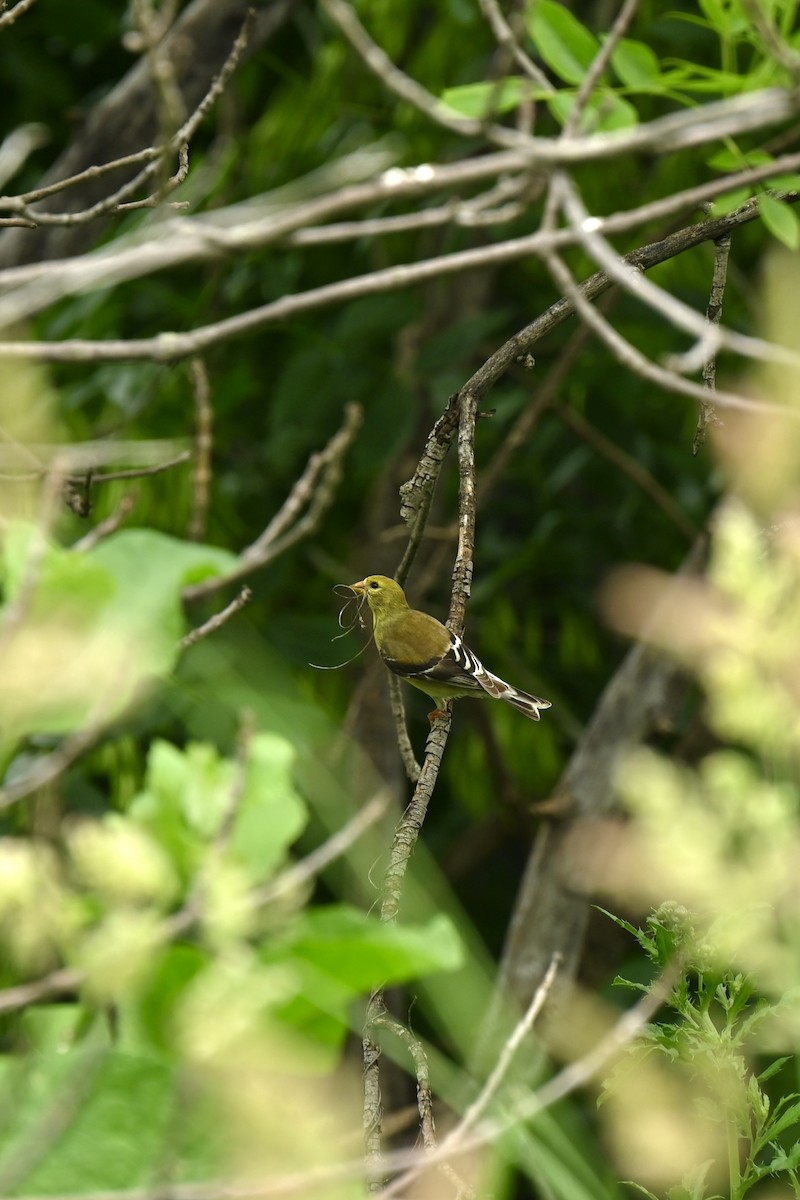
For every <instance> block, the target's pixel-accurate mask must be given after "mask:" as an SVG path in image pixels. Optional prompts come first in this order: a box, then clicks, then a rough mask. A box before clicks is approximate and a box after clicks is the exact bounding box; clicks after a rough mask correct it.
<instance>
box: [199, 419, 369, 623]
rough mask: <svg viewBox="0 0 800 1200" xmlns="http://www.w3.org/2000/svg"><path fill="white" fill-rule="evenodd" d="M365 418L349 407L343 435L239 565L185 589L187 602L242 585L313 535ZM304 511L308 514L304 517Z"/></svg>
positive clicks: (310, 468) (314, 461) (319, 456)
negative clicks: (246, 577) (248, 578)
mask: <svg viewBox="0 0 800 1200" xmlns="http://www.w3.org/2000/svg"><path fill="white" fill-rule="evenodd" d="M361 418H362V410H361V407H360V405H358V404H348V405H346V407H345V415H344V421H343V423H342V426H341V428H340V429H339V431H338V432H337V433H335V434H334V435H333V437H332V438H331V440H330V441H329V442H328V444H327V446H326V447H325V448H324V450H320V451H318V452H316V453H314V454H312V455H311V457H310V458H309V460H308V463H307V464H306V468H305V470H304V471H303V474H302V475H301V476H300V478H299V479H298V480H297V482H296V483H295V485H294V487H293V488H292V490H291V492H290V493H289V495H288V496H287V498H286V500H285V501H284V503H283V505H282V506H281V508H280V510H279V511H278V513H276V515H275V516H274V517H273V518H272V520H271V521H270V523H269V524H268V525H267V527H266V529H264V530H263V532H262V533H260V534H259V536H258V537H257V538H256V540H255V541H254V542H252V543H251V544H250V545H249V546H247V547H246V548H245V549H244V550H243V551H242V553H241V554H240V556H239V563H238V565H237V566H236V567H234V568H233V569H232V570H230V571H228V572H227V573H226V574H224V575H219V576H215V577H214V578H212V579H208V580H205V581H204V582H203V583H197V584H193V585H192V586H191V587H188V588H185V589H184V591H183V599H184V600H185V601H192V600H198V599H200V598H201V597H203V596H209V595H212V594H213V593H214V592H218V591H220V589H221V588H224V587H226V586H227V585H228V584H229V583H236V582H238V580H240V579H242V578H243V577H244V576H246V575H250V574H252V573H253V571H256V570H259V569H261V568H262V567H264V566H266V564H267V563H269V562H272V561H273V559H275V558H277V557H278V556H279V555H280V554H283V553H284V552H285V551H286V550H288V549H289V547H290V546H293V545H295V544H296V543H297V542H299V541H301V540H302V539H303V538H304V537H308V536H309V534H311V533H313V531H314V530H315V529H316V527H317V525H318V524H319V522H320V521H321V519H322V517H323V515H324V513H325V512H326V510H327V509H328V508H329V507H330V505H331V504H332V503H333V498H334V496H335V494H336V489H337V487H338V486H339V483H340V481H341V478H342V470H343V467H342V463H343V460H344V456H345V454H346V453H347V450H348V449H349V447H350V445H351V444H352V442H353V439H354V438H355V436H356V433H357V431H358V429H359V427H360V425H361ZM304 508H305V513H303V515H302V516H301V515H300V514H301V513H302V511H303V509H304Z"/></svg>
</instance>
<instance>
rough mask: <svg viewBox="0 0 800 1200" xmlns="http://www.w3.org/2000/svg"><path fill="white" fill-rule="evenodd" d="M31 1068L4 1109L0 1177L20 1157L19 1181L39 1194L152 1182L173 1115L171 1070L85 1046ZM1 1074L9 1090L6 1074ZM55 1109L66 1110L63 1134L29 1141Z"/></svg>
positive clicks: (46, 1056)
mask: <svg viewBox="0 0 800 1200" xmlns="http://www.w3.org/2000/svg"><path fill="white" fill-rule="evenodd" d="M7 1061H8V1060H6V1063H7ZM5 1065H6V1064H5V1063H4V1066H5ZM28 1066H29V1074H28V1077H27V1080H26V1081H25V1083H22V1081H21V1080H20V1079H19V1078H18V1079H17V1084H16V1086H15V1088H14V1103H13V1106H12V1107H11V1108H8V1107H7V1106H6V1105H4V1112H5V1114H6V1116H9V1115H10V1114H12V1113H13V1118H12V1119H11V1120H6V1121H4V1129H3V1135H2V1141H0V1174H5V1171H6V1170H7V1169H11V1170H13V1169H14V1163H15V1159H16V1158H17V1156H18V1155H19V1156H20V1157H19V1159H17V1161H20V1160H21V1161H23V1162H25V1163H26V1165H27V1170H26V1171H25V1172H24V1174H23V1176H22V1178H19V1179H18V1184H19V1185H22V1187H23V1190H25V1191H32V1192H34V1193H36V1194H42V1195H46V1194H47V1193H54V1194H58V1193H62V1192H68V1193H69V1192H74V1193H80V1192H87V1191H88V1192H90V1191H95V1190H99V1189H110V1188H130V1187H136V1186H137V1185H145V1184H147V1183H149V1182H150V1181H151V1180H152V1178H153V1172H154V1171H155V1170H156V1169H157V1166H158V1163H159V1162H160V1161H162V1155H163V1148H164V1144H165V1141H164V1140H165V1138H166V1137H167V1136H168V1134H169V1127H170V1121H171V1118H172V1115H173V1104H174V1100H173V1087H174V1083H173V1077H172V1069H171V1068H170V1067H168V1066H167V1065H166V1064H165V1063H163V1062H160V1061H158V1060H156V1059H154V1058H150V1057H147V1058H144V1057H138V1056H134V1055H129V1054H126V1053H122V1052H121V1051H117V1050H113V1049H108V1050H106V1051H103V1050H102V1049H98V1048H97V1047H95V1048H93V1049H92V1050H89V1051H87V1049H86V1048H84V1047H82V1046H81V1047H78V1048H77V1049H75V1048H73V1049H71V1050H70V1051H68V1052H66V1053H65V1052H64V1049H63V1047H61V1048H60V1050H59V1051H58V1052H57V1053H53V1054H50V1053H43V1054H37V1055H35V1056H34V1057H33V1058H32V1060H31V1061H30V1062H29V1064H28ZM2 1076H5V1079H4V1080H3V1081H4V1083H5V1085H6V1086H8V1084H9V1082H10V1077H9V1076H8V1074H7V1072H6V1071H5V1070H3V1072H2ZM2 1076H0V1077H2ZM55 1105H59V1108H63V1110H64V1129H63V1131H62V1129H61V1128H60V1127H59V1130H58V1136H57V1137H55V1138H53V1137H50V1138H44V1139H42V1138H41V1135H40V1136H39V1137H38V1139H36V1140H34V1141H32V1140H31V1135H32V1134H33V1135H34V1137H35V1130H36V1126H37V1123H40V1122H41V1116H42V1113H46V1112H48V1111H55V1109H54V1106H55ZM39 1144H41V1150H38V1146H39ZM37 1150H38V1152H37ZM9 1190H13V1191H17V1190H19V1189H18V1187H13V1188H12V1189H9ZM7 1194H8V1193H7Z"/></svg>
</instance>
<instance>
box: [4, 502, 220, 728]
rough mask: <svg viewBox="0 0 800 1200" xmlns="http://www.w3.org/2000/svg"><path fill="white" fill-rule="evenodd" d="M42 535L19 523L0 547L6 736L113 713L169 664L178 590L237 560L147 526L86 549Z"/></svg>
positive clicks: (176, 641)
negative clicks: (8, 617) (7, 628)
mask: <svg viewBox="0 0 800 1200" xmlns="http://www.w3.org/2000/svg"><path fill="white" fill-rule="evenodd" d="M39 537H40V534H39V533H38V531H37V530H36V528H35V527H34V526H32V525H29V524H24V523H17V524H13V525H11V526H10V527H9V528H8V529H7V530H6V531H5V536H4V538H3V543H2V558H1V559H0V564H1V565H0V575H1V576H2V579H3V583H4V587H5V600H6V605H5V612H6V614H8V613H9V609H10V606H13V605H16V606H17V611H16V614H15V616H14V625H13V628H12V630H11V632H10V635H9V639H8V642H7V644H6V646H5V647H4V668H5V669H4V673H3V676H2V679H0V726H2V727H3V730H4V733H5V736H6V737H7V738H9V740H11V739H13V738H17V737H20V736H22V735H24V734H29V733H34V732H49V733H65V732H69V731H70V730H72V729H75V728H79V727H80V726H81V725H83V724H86V723H90V722H92V721H97V720H100V719H107V718H110V717H113V716H115V715H117V714H118V713H119V712H120V711H121V710H122V709H123V708H124V707H125V706H126V705H127V704H128V703H129V702H130V700H131V699H132V698H133V697H134V696H135V695H136V694H137V692H138V690H139V688H140V687H141V685H142V684H143V683H144V682H145V681H147V680H148V679H150V678H153V677H158V676H163V675H164V674H165V673H166V672H168V671H169V670H170V669H171V667H172V666H173V665H174V663H175V661H176V659H177V656H178V654H179V653H180V638H181V635H182V633H183V630H184V618H183V613H182V606H181V590H182V588H183V587H184V586H185V585H186V584H188V583H191V582H195V581H197V580H199V579H203V578H206V577H208V576H209V575H215V574H219V573H222V572H225V571H227V570H229V569H230V568H231V566H232V565H233V564H234V563H235V562H236V559H235V557H234V556H233V555H232V554H229V553H228V552H227V551H224V550H218V549H215V548H213V547H209V546H201V545H197V544H195V543H192V542H183V541H181V540H180V539H178V538H171V537H168V536H166V535H165V534H161V533H156V532H154V531H152V530H146V529H133V530H125V531H122V532H119V533H116V534H113V535H111V536H110V537H108V538H106V539H105V540H104V541H102V542H100V543H99V544H98V545H97V546H96V547H95V548H94V549H93V550H92V551H91V552H90V553H86V554H83V553H76V552H74V551H71V550H66V549H64V548H63V547H60V546H57V545H55V544H52V543H47V544H45V545H44V546H40V545H39V541H38V539H39ZM22 589H24V591H23V590H22ZM11 611H12V613H14V611H15V610H14V609H11ZM2 616H3V610H2V609H0V619H2Z"/></svg>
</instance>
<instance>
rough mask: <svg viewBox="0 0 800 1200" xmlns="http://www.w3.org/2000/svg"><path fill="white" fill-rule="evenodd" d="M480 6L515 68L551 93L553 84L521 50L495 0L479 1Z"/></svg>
mask: <svg viewBox="0 0 800 1200" xmlns="http://www.w3.org/2000/svg"><path fill="white" fill-rule="evenodd" d="M480 6H481V12H482V13H483V15H484V17H485V18H486V20H487V21H488V23H489V27H490V28H491V31H492V33H493V34H494V36H495V37H496V38H497V44H498V45H499V46H502V48H503V49H504V50H507V51H508V53H509V54H510V55H511V57H512V58H513V59H514V61H515V62H516V64H517V66H519V67H521V68H522V70H523V72H524V73H525V74H526V75H527V76H528V79H530V80H532V82H533V83H535V84H536V86H537V87H538V88H541V89H542V90H543V91H545V92H551V91H553V90H554V89H553V84H552V82H551V81H550V80H549V79H548V78H547V76H546V75H545V73H544V71H543V70H542V69H541V67H539V66H538V65H537V64H536V63H535V62H534V61H533V59H532V58H531V57H530V55H528V54H526V53H525V51H524V50H523V48H522V46H521V45H520V38H518V37H517V35H516V33H515V32H514V30H513V29H512V28H511V26H510V25H509V23H508V21H507V20H506V18H505V16H504V14H503V12H502V10H501V8H500V5H499V4H498V3H497V0H480Z"/></svg>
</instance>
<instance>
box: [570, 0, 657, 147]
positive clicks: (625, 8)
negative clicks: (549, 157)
mask: <svg viewBox="0 0 800 1200" xmlns="http://www.w3.org/2000/svg"><path fill="white" fill-rule="evenodd" d="M638 3H639V0H625V2H624V4H623V5H622V8H621V9H620V10H619V12H618V14H617V16H616V17H615V19H614V22H613V24H612V26H611V28H610V29H609V31H608V34H607V35H606V37H605V39H604V40H603V44H602V45H601V47H600V50H599V51H598V53H597V54H596V55H595V56H594V58H593V59H592V61H591V63H590V64H589V69H588V71H587V72H586V74H585V75H584V77H583V79H582V80H581V86H580V87H579V88H578V92H577V95H576V96H575V100H574V103H573V105H572V108H571V110H570V113H569V116H568V117H567V119H566V121H565V122H564V130H563V133H562V137H563V136H566V137H571V136H572V135H573V134H574V133H575V132H576V131H577V129H578V128H579V126H580V122H581V117H582V116H583V114H584V111H585V109H586V105H587V104H588V103H589V100H590V99H591V96H592V92H593V91H594V89H595V87H596V86H597V84H598V82H599V80H600V76H601V75H602V74H603V71H605V69H606V67H607V66H608V64H609V62H610V61H611V55H612V54H613V53H614V51H615V49H616V48H617V44H618V43H619V40H620V38H622V37H623V36H624V35H625V31H626V30H627V28H628V26H629V25H630V23H631V21H632V20H633V16H634V13H635V12H636V8H637V5H638Z"/></svg>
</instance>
